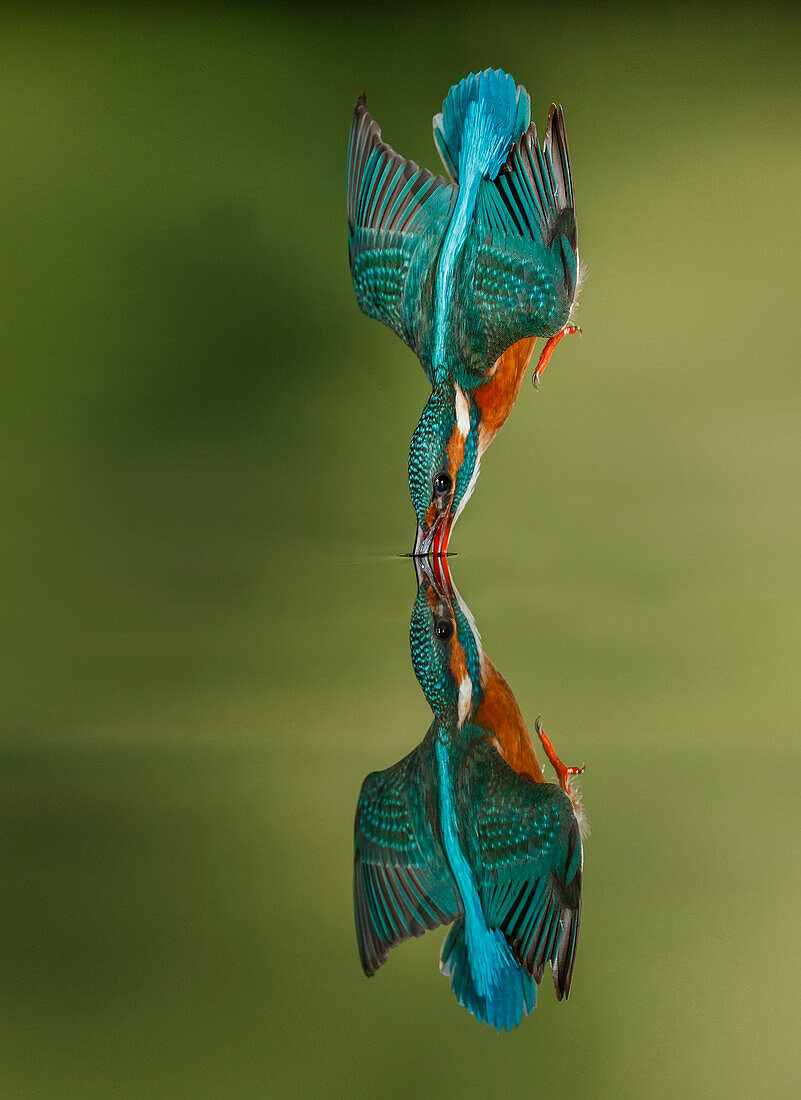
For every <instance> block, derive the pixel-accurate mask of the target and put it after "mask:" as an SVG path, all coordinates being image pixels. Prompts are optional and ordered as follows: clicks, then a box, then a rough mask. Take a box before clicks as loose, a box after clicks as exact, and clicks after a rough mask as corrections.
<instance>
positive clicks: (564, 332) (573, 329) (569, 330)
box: [531, 325, 581, 390]
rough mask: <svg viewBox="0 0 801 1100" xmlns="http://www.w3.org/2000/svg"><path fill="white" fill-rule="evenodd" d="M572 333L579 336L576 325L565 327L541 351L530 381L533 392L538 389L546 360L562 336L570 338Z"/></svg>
mask: <svg viewBox="0 0 801 1100" xmlns="http://www.w3.org/2000/svg"><path fill="white" fill-rule="evenodd" d="M574 332H577V333H578V334H579V336H580V335H581V329H580V328H579V327H578V325H565V327H564V328H563V329H562V331H561V332H557V334H556V336H552V337H551V338H550V340H549V341H548V343H547V344H546V345H545V347H544V348H543V349H542V354H541V355H540V361H539V363H537V369H536V370H535V371H534V377H533V378H532V379H531V381H532V382H533V383H534V389H535V390H538V389H539V388H540V375H541V374H542V372H543V371H544V370H545V368H546V367H547V366H548V360H549V359H550V358H551V356H552V355H553V351H554V348H555V347H556V345H557V344H558V343H559V341H560V340H561V339H562V337H563V336H572V335H573V333H574Z"/></svg>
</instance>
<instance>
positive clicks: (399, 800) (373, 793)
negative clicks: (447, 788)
mask: <svg viewBox="0 0 801 1100" xmlns="http://www.w3.org/2000/svg"><path fill="white" fill-rule="evenodd" d="M425 744H426V743H425V742H423V744H422V745H418V746H417V748H416V749H414V750H413V751H412V752H411V753H409V755H408V756H406V757H404V759H403V760H401V761H400V762H399V763H397V764H395V765H393V766H392V767H391V768H387V769H386V770H385V771H382V772H373V773H372V774H371V775H368V776H367V778H366V779H365V781H364V783H363V784H362V790H361V794H360V795H359V802H358V805H357V808H356V827H355V845H354V848H355V853H354V875H353V902H354V910H355V915H356V938H357V940H358V944H359V955H360V958H361V962H362V967H363V968H364V972H365V974H367V975H368V976H369V975H371V974H374V973H375V971H376V970H378V968H379V966H381V964H382V963H384V962H386V959H387V955H388V954H389V949H390V948H391V947H394V946H395V945H396V944H399V943H402V942H403V940H406V939H408V938H409V937H410V936H421V935H422V934H423V932H425V930H426V929H427V928H436V927H437V926H438V925H440V924H449V923H450V922H451V921H453V920H455V919H456V917H458V916H459V915H460V914H461V913H462V911H463V910H462V903H461V899H460V898H459V894H458V891H457V888H456V883H455V882H454V879H453V875H452V874H451V871H450V868H449V866H448V863H447V861H446V858H445V854H444V852H443V850H442V846H441V844H440V842H439V840H438V838H437V836H436V835H435V833H434V829H433V827H432V825H431V824H430V822H431V821H432V820H436V816H435V815H436V810H435V808H434V805H433V801H432V799H433V797H434V796H433V794H432V793H431V788H430V784H429V783H428V782H427V781H426V775H427V772H428V769H426V767H425V761H424V750H425Z"/></svg>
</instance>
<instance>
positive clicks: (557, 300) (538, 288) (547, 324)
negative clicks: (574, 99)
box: [472, 106, 579, 362]
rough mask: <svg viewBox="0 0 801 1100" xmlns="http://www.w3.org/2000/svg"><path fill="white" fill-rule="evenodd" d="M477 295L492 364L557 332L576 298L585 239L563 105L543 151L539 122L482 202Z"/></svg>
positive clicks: (483, 191) (476, 244)
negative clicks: (531, 339)
mask: <svg viewBox="0 0 801 1100" xmlns="http://www.w3.org/2000/svg"><path fill="white" fill-rule="evenodd" d="M472 262H473V267H472V297H473V303H474V308H475V311H476V312H475V318H476V323H477V327H478V329H479V331H480V332H481V334H482V338H481V341H480V343H482V344H483V347H482V349H481V350H482V352H483V356H484V359H485V362H494V361H495V360H496V359H497V358H498V356H499V355H501V354H502V353H503V352H504V351H505V350H506V349H507V348H508V347H510V346H511V345H512V344H515V343H517V341H518V340H522V339H523V338H524V337H527V336H545V337H550V336H555V335H556V333H557V332H560V331H561V329H562V328H563V327H564V326H565V324H566V323H567V320H568V317H569V316H570V312H571V310H572V308H573V304H574V302H575V299H576V293H577V284H578V273H579V267H578V241H577V235H576V212H575V203H574V199H573V180H572V174H571V168H570V153H569V150H568V145H567V134H566V133H565V120H564V115H563V114H562V109H561V108H557V107H556V106H553V107H551V113H550V116H549V118H548V129H547V133H546V136H545V142H544V144H543V147H542V149H540V147H539V146H538V144H537V130H536V127H535V126H534V124H533V123H532V124H531V126H530V127H529V128H528V130H527V131H526V133H525V134H523V136H522V137H521V138H520V140H519V141H518V142H517V144H516V145H515V146H513V148H512V151H511V153H510V155H509V159H508V160H507V162H506V165H505V166H504V168H503V169H502V170H501V172H500V174H499V175H498V177H497V178H496V179H494V180H484V181H482V183H481V186H480V189H479V196H478V201H477V204H476V212H475V220H474V238H473V260H472Z"/></svg>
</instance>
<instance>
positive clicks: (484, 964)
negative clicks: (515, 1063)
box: [440, 917, 537, 1031]
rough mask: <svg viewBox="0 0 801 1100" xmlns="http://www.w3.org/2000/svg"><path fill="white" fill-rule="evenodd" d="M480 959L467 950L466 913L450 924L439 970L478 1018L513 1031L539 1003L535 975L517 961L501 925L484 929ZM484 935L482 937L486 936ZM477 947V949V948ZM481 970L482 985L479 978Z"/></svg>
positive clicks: (459, 999)
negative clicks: (532, 975) (533, 976)
mask: <svg viewBox="0 0 801 1100" xmlns="http://www.w3.org/2000/svg"><path fill="white" fill-rule="evenodd" d="M485 937H486V940H487V942H486V943H485V944H483V945H482V947H483V950H482V952H481V954H482V956H483V958H482V959H481V961H480V963H479V960H475V962H474V965H473V966H471V964H470V963H471V960H470V958H469V957H468V953H467V940H466V938H465V922H464V917H460V918H459V919H458V920H457V921H455V922H454V924H453V925H452V926H451V930H450V932H449V933H448V937H447V939H446V940H445V943H444V944H443V945H442V956H441V959H440V970H441V971H442V973H443V974H445V975H447V977H448V978H450V982H451V989H452V990H453V992H454V993H455V995H456V998H457V1000H458V1001H459V1004H460V1005H464V1007H465V1008H466V1009H468V1011H470V1012H472V1013H473V1015H474V1016H475V1017H476V1019H477V1020H480V1021H481V1022H482V1023H484V1024H490V1026H491V1027H494V1028H496V1029H497V1030H498V1031H501V1030H503V1029H505V1030H506V1031H511V1030H512V1028H513V1027H517V1025H518V1024H519V1023H520V1021H521V1020H522V1018H523V1016H524V1015H525V1016H528V1014H529V1012H531V1010H532V1009H533V1008H534V1006H535V1005H536V1003H537V987H536V986H535V984H534V979H533V978H532V977H531V975H530V974H528V973H526V971H525V970H524V969H523V967H522V966H520V965H519V964H518V963H516V962H515V960H514V958H513V957H512V953H511V951H510V950H509V946H508V944H507V942H506V937H505V936H504V935H503V933H502V932H500V931H499V930H498V929H493V930H487V931H486V932H485ZM483 938H484V937H482V939H483ZM474 951H475V949H474ZM474 970H477V971H478V975H479V981H480V985H481V986H483V987H484V988H483V989H482V988H480V986H479V983H478V982H477V981H476V974H475V973H474Z"/></svg>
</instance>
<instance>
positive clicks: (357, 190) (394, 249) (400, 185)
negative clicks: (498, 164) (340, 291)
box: [348, 96, 456, 354]
mask: <svg viewBox="0 0 801 1100" xmlns="http://www.w3.org/2000/svg"><path fill="white" fill-rule="evenodd" d="M455 193H456V187H455V185H454V184H452V183H449V182H448V181H447V180H444V179H443V178H442V177H441V176H435V175H434V174H433V173H432V172H429V171H428V170H427V169H426V168H419V167H418V166H417V165H416V164H415V163H414V161H411V160H404V159H403V157H401V156H399V155H398V154H397V153H396V152H395V151H394V149H391V148H390V146H389V145H387V144H386V142H384V141H382V140H381V130H380V128H379V127H378V125H377V123H376V122H375V121H374V119H373V118H371V116H370V114H369V113H368V111H367V108H366V106H365V98H364V96H361V97H360V99H359V100H358V102H357V104H356V110H355V113H354V116H353V125H352V127H351V132H350V146H349V149H348V231H349V247H350V270H351V275H352V276H353V285H354V287H355V289H356V300H357V301H358V303H359V305H360V306H361V308H362V309H363V310H364V312H365V313H366V314H368V316H370V317H375V318H376V319H377V320H379V321H382V322H383V323H384V324H385V325H388V326H389V327H390V328H391V329H392V330H393V332H396V333H397V334H398V336H400V338H401V339H402V340H403V341H405V343H406V344H408V345H409V347H410V348H412V350H413V351H415V352H417V353H418V354H420V353H421V346H422V343H423V339H424V334H425V331H426V330H427V328H428V326H429V325H430V323H431V318H430V313H431V310H430V308H425V306H424V303H425V302H426V301H430V300H431V288H432V285H433V276H434V267H435V263H436V257H437V255H438V252H439V247H440V244H441V243H442V236H443V234H444V232H445V228H446V226H447V223H448V219H449V217H450V213H451V210H452V208H453V204H454V202H455Z"/></svg>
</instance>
